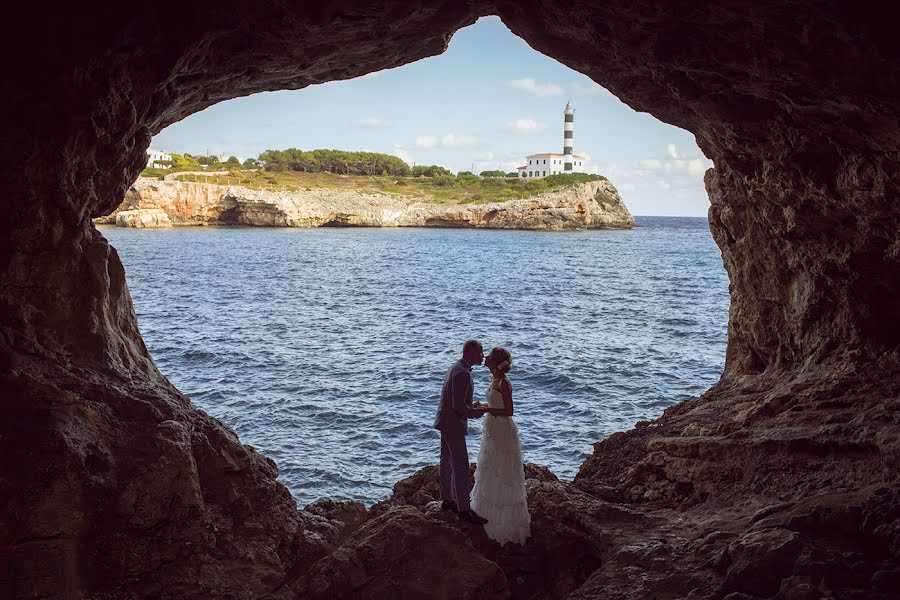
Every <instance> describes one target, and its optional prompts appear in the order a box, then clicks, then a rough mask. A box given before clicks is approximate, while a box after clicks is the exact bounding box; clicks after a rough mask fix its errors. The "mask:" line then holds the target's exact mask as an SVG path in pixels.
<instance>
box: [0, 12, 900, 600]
mask: <svg viewBox="0 0 900 600" xmlns="http://www.w3.org/2000/svg"><path fill="white" fill-rule="evenodd" d="M863 8H867V7H863ZM872 8H873V10H864V9H863V10H859V9H855V10H853V11H849V10H846V9H844V8H843V7H839V6H837V5H835V4H804V3H793V4H790V5H785V4H783V3H772V4H759V3H756V2H753V3H750V2H741V1H737V2H730V3H726V4H721V5H717V6H716V7H715V8H714V9H709V8H708V7H701V6H697V7H685V6H681V5H679V6H677V7H676V6H671V5H669V4H668V3H664V2H646V3H634V2H624V1H622V2H617V1H609V2H604V3H602V4H600V5H597V4H596V3H589V2H584V3H579V2H575V3H570V4H568V5H567V6H566V10H565V11H542V10H541V6H540V5H538V4H537V3H534V4H531V3H527V2H526V3H524V4H523V3H521V2H518V3H510V2H505V1H504V2H497V3H492V2H481V1H479V0H473V1H472V2H445V3H435V4H433V5H431V4H429V5H427V6H423V5H421V4H415V3H413V5H412V6H411V5H409V4H407V3H400V2H398V3H390V2H385V3H375V4H366V5H365V6H350V5H346V4H341V5H333V4H324V3H323V4H320V5H318V6H317V7H316V8H315V9H314V10H307V9H306V8H305V7H299V6H298V7H293V6H289V5H285V4H281V3H279V4H277V5H269V4H264V3H257V4H251V5H247V4H240V6H238V5H237V4H217V5H216V6H214V7H211V6H208V5H205V4H204V5H202V6H201V4H200V3H197V4H192V3H186V4H182V5H181V6H180V7H179V10H180V11H181V12H180V14H179V16H178V18H172V15H171V14H168V13H167V14H163V13H161V12H158V11H157V9H155V8H154V7H152V6H151V5H150V4H149V3H148V4H144V5H141V6H140V7H137V8H135V7H132V6H129V7H127V10H126V9H125V8H123V9H121V10H111V11H92V12H90V14H88V13H87V12H86V11H84V10H83V7H80V6H78V7H75V6H73V7H63V8H60V9H59V10H56V11H50V12H48V11H43V12H42V13H41V14H37V11H38V10H40V9H41V7H38V6H34V7H31V6H22V7H17V9H18V10H20V11H21V12H22V13H23V14H21V15H19V17H20V18H18V19H16V21H15V22H16V23H17V25H18V27H17V28H16V30H15V31H13V32H10V36H9V40H10V41H11V42H12V43H13V44H18V46H17V47H19V48H26V49H29V50H31V51H30V52H27V53H25V55H26V56H27V57H28V60H22V61H13V62H12V63H10V64H9V65H7V66H8V68H7V69H5V70H4V73H3V75H2V76H3V77H4V78H5V80H8V81H9V83H10V85H6V86H5V89H6V90H7V92H8V96H7V102H6V103H5V105H4V109H3V111H4V119H5V129H4V131H5V136H6V138H5V141H4V143H3V144H2V145H0V151H2V153H3V159H4V162H5V164H8V165H16V168H14V169H10V170H8V171H7V177H5V178H4V181H3V186H4V187H5V189H6V190H8V193H6V194H4V201H5V202H7V203H8V206H9V210H7V211H4V213H3V215H2V233H3V240H4V241H3V245H2V252H3V256H2V260H0V268H2V270H3V286H2V287H0V296H2V306H3V310H2V311H0V315H2V327H3V330H2V331H3V335H2V336H0V347H2V351H3V352H2V354H0V358H2V361H0V366H2V369H3V371H2V379H0V384H2V386H3V389H2V392H3V393H2V396H3V398H4V403H3V404H2V405H0V410H2V414H3V417H4V418H3V419H2V420H0V427H2V430H0V455H2V457H3V473H2V475H3V477H2V485H0V499H2V504H0V506H2V510H3V519H2V522H3V524H4V527H3V528H2V529H0V549H2V551H0V557H2V561H3V568H2V569H0V590H2V592H3V595H6V596H11V597H34V596H41V595H43V596H50V597H54V596H56V597H59V596H66V595H70V596H77V595H93V596H100V597H102V596H104V595H106V596H109V597H116V596H120V597H121V596H125V595H131V596H138V597H161V596H166V595H171V596H179V597H198V598H200V597H210V596H216V597H234V598H238V597H258V596H262V595H266V594H272V595H273V597H336V596H354V595H355V596H368V597H378V596H379V595H384V594H385V593H387V592H390V591H394V592H396V590H398V589H401V590H402V591H403V592H404V593H406V594H407V595H409V596H411V597H415V596H422V597H425V596H427V594H428V592H429V591H430V592H433V591H434V590H439V591H441V592H442V593H445V594H446V595H447V596H463V595H481V596H492V595H509V594H512V595H514V596H517V597H518V596H523V597H525V596H529V595H530V594H529V590H530V592H531V593H532V594H533V593H538V594H543V595H544V596H545V597H562V596H565V595H568V594H574V595H576V596H580V597H622V598H649V597H654V596H655V595H656V596H658V595H660V591H661V590H662V593H665V594H669V595H672V596H675V597H694V598H710V599H713V598H716V599H718V598H724V597H727V596H728V595H729V594H736V595H732V596H731V597H741V598H745V597H748V596H749V597H750V598H772V597H781V598H808V597H866V598H873V599H881V598H883V599H885V600H887V599H889V598H890V597H891V595H892V594H893V592H894V590H896V583H897V573H898V572H900V567H898V560H900V554H898V552H900V548H898V546H897V535H896V532H897V531H898V519H900V514H898V510H897V507H898V506H900V483H898V472H897V469H896V465H897V458H898V456H900V441H898V433H897V423H896V414H897V412H898V397H900V385H898V381H900V350H898V341H897V340H896V339H895V338H894V337H892V336H890V335H886V334H885V332H893V331H896V318H897V315H896V314H892V313H891V312H890V311H889V310H887V308H886V307H891V306H896V305H898V302H897V298H895V297H894V296H896V294H897V293H898V289H897V286H896V273H897V272H898V261H900V253H898V252H897V247H898V246H897V240H896V232H897V231H898V230H900V208H898V207H900V204H898V202H897V201H896V200H897V198H898V197H900V193H898V192H900V186H898V177H897V172H898V168H897V165H898V164H900V154H898V148H897V140H898V139H900V119H898V114H897V113H898V107H897V104H896V98H897V97H898V96H900V90H898V83H897V82H898V81H900V77H897V69H898V68H900V67H898V64H900V61H897V60H896V55H897V52H896V44H895V35H894V32H893V31H892V30H891V26H892V24H893V23H894V22H896V14H894V13H895V12H896V9H895V8H894V9H883V8H880V9H879V10H874V6H873V7H872ZM486 14H499V15H500V16H501V17H502V19H503V21H504V23H506V24H507V25H508V26H509V27H510V29H511V30H512V31H513V32H514V33H516V34H517V35H519V36H520V37H522V39H525V40H527V41H528V43H529V44H530V45H531V46H532V47H533V48H535V49H536V50H538V51H540V52H543V53H545V54H547V55H548V56H554V57H556V58H557V59H558V60H560V61H561V62H563V63H565V64H567V65H569V66H571V67H572V68H575V69H576V70H578V71H579V72H581V73H584V74H586V75H587V76H589V77H590V78H591V79H593V80H594V81H596V82H597V83H599V84H600V85H602V86H603V87H605V88H607V89H608V90H610V91H611V92H612V93H613V94H615V95H616V96H618V97H619V98H622V99H623V100H624V101H625V102H627V103H628V104H629V105H630V106H632V107H633V108H635V109H637V110H643V111H647V112H649V113H651V114H653V115H656V116H657V117H658V118H660V119H662V120H664V121H666V122H668V123H672V124H675V125H677V126H679V127H682V128H684V129H685V130H687V131H691V132H693V133H694V134H695V135H696V137H697V142H698V145H699V146H700V148H701V149H702V150H703V152H704V153H705V154H706V155H707V156H708V157H710V158H711V159H712V160H714V162H715V167H716V168H715V169H714V170H713V171H711V172H709V173H708V174H707V175H706V178H705V184H706V188H707V190H708V192H709V196H710V201H711V210H710V229H711V232H712V234H713V236H714V238H715V240H716V242H717V244H718V246H719V248H720V249H721V252H722V258H723V261H724V264H725V268H726V270H727V272H728V275H729V278H730V293H731V306H730V310H729V325H728V344H727V349H726V356H725V368H724V372H723V374H722V377H721V378H720V380H719V382H718V383H717V384H716V385H714V386H713V388H711V389H710V390H709V391H708V392H707V393H706V394H704V395H703V396H701V397H700V398H699V399H697V400H691V401H685V402H682V403H679V404H678V405H676V406H674V407H671V408H669V409H667V410H666V411H665V412H664V414H663V415H662V416H661V417H659V418H658V419H655V420H654V421H653V422H647V423H639V424H638V425H637V426H636V427H635V428H634V429H632V430H629V431H624V432H620V433H617V434H615V435H613V436H611V437H610V438H608V439H606V440H604V441H603V442H601V443H599V444H597V446H596V448H595V450H594V453H593V454H592V455H591V456H590V457H589V458H588V459H587V460H586V461H585V463H584V464H583V465H582V467H581V469H580V471H579V474H578V476H577V477H576V479H575V480H574V482H572V483H567V482H558V481H552V479H550V478H546V477H545V478H541V477H539V476H536V477H535V478H532V479H531V480H530V481H529V503H530V504H529V505H530V507H531V508H532V510H533V513H532V519H533V524H534V527H535V531H538V532H540V536H539V537H538V536H536V538H535V540H534V544H533V545H532V546H530V548H529V549H528V551H527V552H526V553H525V554H524V555H521V554H520V555H518V557H517V558H516V557H513V556H511V555H509V554H505V553H503V552H499V553H498V552H497V550H496V549H492V548H491V547H490V546H489V545H488V544H484V543H483V540H479V538H478V537H477V532H466V531H464V530H460V529H458V528H456V527H455V526H453V525H452V524H451V523H448V522H444V521H440V519H439V518H437V517H435V516H434V515H433V514H431V513H429V512H428V509H427V505H428V502H429V501H430V500H431V499H432V498H433V490H430V489H429V488H428V485H427V483H426V482H425V481H424V480H422V479H421V478H420V479H415V478H413V480H407V481H404V482H399V483H398V485H397V487H396V488H395V493H394V495H393V496H392V498H391V500H390V501H389V502H387V503H386V504H384V505H383V506H381V508H380V510H379V511H375V512H372V513H368V512H364V511H359V510H358V509H357V508H355V507H354V506H353V505H350V504H345V503H339V502H333V503H327V502H326V503H319V504H318V505H316V506H313V507H310V508H309V510H299V511H298V510H297V509H296V506H295V504H294V501H293V499H292V498H291V496H290V494H289V493H288V491H287V489H286V488H284V487H283V486H281V485H280V484H278V483H277V481H276V474H277V469H276V467H275V465H274V463H272V461H271V460H269V459H267V458H265V457H264V456H262V455H261V454H259V453H258V452H256V451H255V450H253V449H252V448H250V447H248V446H246V445H243V444H241V442H240V440H239V439H238V438H237V436H236V435H235V434H234V433H233V432H232V431H231V430H230V429H229V428H228V427H227V426H224V425H223V424H222V423H221V422H219V421H217V420H216V419H213V418H210V417H209V416H208V415H206V414H204V413H203V412H202V411H198V410H196V409H195V408H194V407H192V405H191V404H190V402H189V401H188V400H187V399H186V398H185V397H184V396H183V395H182V394H180V393H179V392H178V390H177V389H175V387H174V386H172V385H171V384H170V383H169V382H168V381H167V380H166V378H165V377H164V376H162V374H161V373H160V372H159V370H158V369H157V367H156V365H155V364H154V362H153V361H152V359H151V358H150V356H149V354H148V353H147V350H146V347H145V346H144V343H143V341H142V338H141V335H140V333H139V332H138V330H137V325H136V321H135V317H134V309H133V307H132V303H131V298H130V295H129V292H128V288H127V286H126V285H125V279H124V271H123V268H122V265H121V262H120V260H119V258H118V256H117V254H116V251H115V250H113V249H112V248H111V247H110V246H109V244H107V243H106V241H105V240H104V239H103V237H102V236H101V235H99V234H98V232H97V231H96V229H94V228H93V227H92V226H91V223H90V218H91V217H92V216H100V215H103V214H106V213H108V212H110V211H111V210H113V209H114V208H115V206H116V205H117V204H118V203H119V202H120V201H121V199H122V197H123V195H124V194H125V192H126V190H127V187H128V185H129V183H130V182H132V181H134V179H135V177H136V176H137V174H138V173H139V172H140V170H141V168H142V166H143V164H144V162H145V160H146V157H145V150H146V148H147V147H148V146H149V142H150V139H151V137H152V135H153V134H155V133H156V132H158V131H160V130H162V129H163V128H164V127H165V126H166V125H168V124H171V123H174V122H176V121H178V120H180V119H181V118H183V117H184V116H186V115H188V114H191V113H194V112H198V111H200V110H202V109H203V108H205V107H208V106H211V105H213V104H216V103H217V102H219V101H222V100H225V99H228V98H232V97H237V96H243V95H247V94H251V93H254V92H259V91H266V90H274V89H299V88H303V87H306V86H309V85H311V84H313V83H318V82H322V81H327V80H332V79H340V78H350V77H353V76H358V75H362V74H364V73H367V72H371V71H376V70H378V69H383V68H389V67H392V66H397V65H400V64H403V63H407V62H411V61H414V60H416V59H419V58H422V57H425V56H428V55H433V54H437V53H440V52H441V51H442V50H443V49H444V48H445V46H446V42H447V39H448V36H449V35H450V34H451V33H452V32H454V31H456V30H457V29H459V28H460V27H462V26H464V25H468V24H470V23H472V22H474V21H475V20H476V19H477V18H478V17H479V16H481V15H486ZM60 32H65V35H60ZM384 32H390V35H385V34H384ZM224 48H227V49H229V54H228V56H227V58H228V59H227V60H226V55H225V54H223V52H222V49H224ZM836 224H839V225H836ZM875 299H878V300H875ZM873 303H874V304H873ZM877 321H881V322H882V323H881V325H882V326H878V325H879V324H878V323H877ZM873 374H877V375H873ZM425 475H428V474H427V473H426V474H425ZM425 475H423V477H424V476H425ZM651 530H652V531H653V538H652V540H651V539H648V536H647V535H646V533H647V531H651ZM473 545H474V547H475V549H476V551H475V552H472V548H473ZM337 549H340V552H336V550H337ZM386 555H389V556H391V557H392V558H393V560H389V561H383V560H379V561H377V562H372V561H371V560H369V558H368V557H372V556H377V557H381V556H386ZM463 558H465V560H463ZM514 558H516V559H515V560H514ZM530 560H533V561H534V562H529V561H530ZM448 565H452V567H453V568H452V569H451V568H448ZM536 565H543V567H542V569H532V570H531V571H529V567H534V566H536ZM451 571H452V576H451V573H450V572H451ZM460 573H464V574H465V577H460V576H459V574H460ZM529 573H531V575H529ZM410 574H412V575H410ZM423 581H426V582H428V586H429V589H428V590H424V589H422V587H421V582H423Z"/></svg>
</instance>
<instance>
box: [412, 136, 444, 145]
mask: <svg viewBox="0 0 900 600" xmlns="http://www.w3.org/2000/svg"><path fill="white" fill-rule="evenodd" d="M438 143H439V140H438V139H437V138H436V137H434V136H433V135H420V136H419V137H417V138H416V148H434V147H435V146H437V145H438Z"/></svg>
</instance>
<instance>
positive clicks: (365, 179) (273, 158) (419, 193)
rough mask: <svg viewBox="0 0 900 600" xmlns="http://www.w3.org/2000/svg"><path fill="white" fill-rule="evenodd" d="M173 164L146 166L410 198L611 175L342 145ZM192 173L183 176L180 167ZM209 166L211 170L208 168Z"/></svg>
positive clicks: (501, 192)
mask: <svg viewBox="0 0 900 600" xmlns="http://www.w3.org/2000/svg"><path fill="white" fill-rule="evenodd" d="M169 164H170V165H171V167H170V168H168V169H144V171H143V173H142V175H143V176H145V177H156V178H158V179H164V178H165V177H167V176H170V177H174V178H175V179H177V180H181V181H199V182H207V183H216V184H223V185H240V186H244V187H247V188H250V189H268V190H285V191H312V190H314V189H317V188H327V189H337V190H351V191H359V192H367V193H380V194H388V195H397V196H403V197H404V198H406V199H408V200H409V201H422V202H434V203H442V204H443V203H448V204H455V203H462V204H465V203H478V204H483V203H488V202H502V201H505V200H514V199H516V198H527V197H529V196H534V195H536V194H541V193H544V192H549V191H553V190H556V189H559V188H562V187H565V186H568V185H573V184H576V183H584V182H587V181H596V180H599V179H606V178H605V177H602V176H599V175H587V174H584V173H567V174H559V175H551V176H549V177H544V178H542V179H528V180H525V179H521V178H519V177H518V176H517V174H516V173H506V172H504V171H500V170H492V171H482V172H481V173H480V175H475V174H474V173H472V172H471V171H460V172H459V173H458V174H457V175H453V174H452V173H451V172H450V171H449V170H448V169H446V168H444V167H441V166H438V165H427V166H426V165H416V166H414V167H412V168H410V166H409V165H407V164H406V163H405V162H403V160H401V159H400V158H397V157H396V156H390V155H388V154H380V153H377V152H346V151H343V150H311V151H302V150H298V149H297V148H288V149H287V150H266V151H265V152H263V153H262V154H260V155H259V157H258V158H255V159H254V158H248V159H247V160H245V161H244V162H243V164H242V163H241V162H240V161H239V160H238V159H237V157H235V156H229V157H228V159H227V160H225V161H224V162H223V161H222V160H221V159H219V158H218V157H216V156H192V155H190V154H173V155H172V160H171V161H170V162H169ZM186 171H187V172H188V173H184V174H182V175H179V173H180V172H186ZM204 171H208V172H209V173H208V174H207V173H204Z"/></svg>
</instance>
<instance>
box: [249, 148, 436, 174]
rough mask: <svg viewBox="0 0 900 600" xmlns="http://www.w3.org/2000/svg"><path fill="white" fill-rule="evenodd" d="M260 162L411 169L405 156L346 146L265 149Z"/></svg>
mask: <svg viewBox="0 0 900 600" xmlns="http://www.w3.org/2000/svg"><path fill="white" fill-rule="evenodd" d="M257 162H258V163H259V164H261V165H262V167H263V168H264V169H265V170H266V171H300V172H302V173H322V172H329V173H340V174H341V175H395V176H406V175H409V174H410V172H411V171H410V168H409V165H408V164H406V163H405V162H403V160H402V159H400V158H397V157H396V156H391V155H390V154H380V153H378V152H346V151H344V150H310V151H308V152H304V151H303V150H298V149H297V148H288V149H287V150H266V151H265V152H263V153H262V154H260V155H259V158H258V159H257ZM437 168H439V169H440V168H442V167H437ZM448 173H449V171H448ZM413 174H415V173H413Z"/></svg>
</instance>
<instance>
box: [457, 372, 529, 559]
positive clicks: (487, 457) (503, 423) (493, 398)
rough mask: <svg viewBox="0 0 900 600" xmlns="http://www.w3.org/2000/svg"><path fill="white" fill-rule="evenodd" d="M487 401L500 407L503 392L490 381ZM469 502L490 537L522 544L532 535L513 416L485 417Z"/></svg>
mask: <svg viewBox="0 0 900 600" xmlns="http://www.w3.org/2000/svg"><path fill="white" fill-rule="evenodd" d="M487 403H488V406H489V407H491V408H503V393H502V392H501V391H500V390H498V389H495V388H494V386H493V384H492V385H491V386H490V387H488V391H487ZM471 505H472V510H474V511H475V512H476V513H478V514H479V515H481V516H482V517H484V518H485V519H487V520H488V522H487V523H486V524H485V526H484V531H485V533H487V536H488V537H489V538H491V539H492V540H494V541H496V542H499V543H500V544H505V543H507V542H516V543H517V544H522V545H524V544H525V539H526V538H528V536H530V535H531V515H530V514H529V513H528V501H527V498H526V494H525V467H524V465H523V464H522V450H521V447H520V445H519V431H518V429H516V424H515V423H513V420H512V417H498V416H496V415H492V414H487V415H485V416H484V425H483V428H482V436H481V449H480V450H479V451H478V468H477V469H475V485H474V486H473V487H472V494H471Z"/></svg>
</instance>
